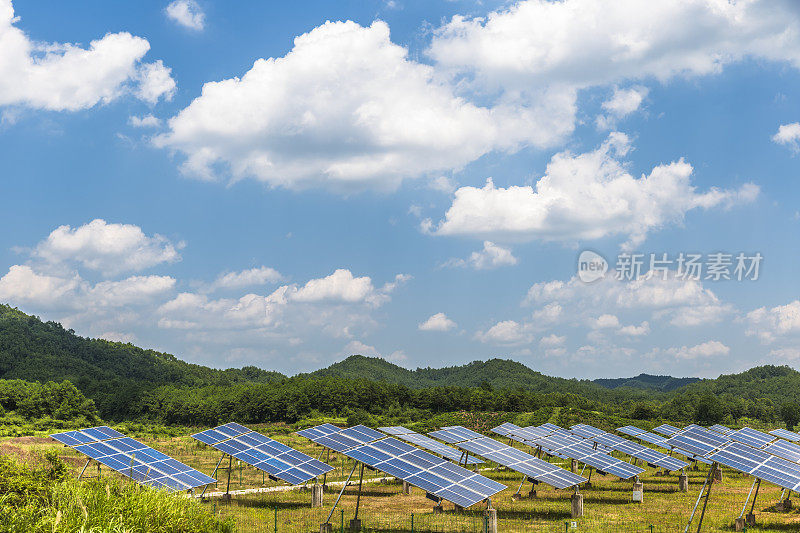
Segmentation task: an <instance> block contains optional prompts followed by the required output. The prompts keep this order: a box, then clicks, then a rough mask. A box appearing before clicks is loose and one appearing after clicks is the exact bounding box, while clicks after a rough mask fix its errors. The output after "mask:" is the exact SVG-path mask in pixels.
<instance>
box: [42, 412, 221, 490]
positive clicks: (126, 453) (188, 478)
mask: <svg viewBox="0 0 800 533" xmlns="http://www.w3.org/2000/svg"><path fill="white" fill-rule="evenodd" d="M51 437H52V438H54V439H55V440H57V441H59V442H61V443H64V444H66V445H67V446H70V447H71V448H73V449H74V450H75V451H77V452H80V453H82V454H84V455H86V456H87V457H89V458H90V459H94V460H96V461H97V462H99V463H100V464H102V465H105V466H107V467H109V468H111V469H112V470H115V471H117V472H119V473H120V474H122V475H125V476H128V477H130V478H131V479H133V480H135V481H137V482H138V483H141V484H142V485H149V486H152V487H156V488H167V489H171V490H188V489H193V488H197V487H202V486H204V485H208V484H211V483H216V481H217V480H216V479H214V478H213V477H210V476H207V475H205V474H203V473H202V472H199V471H197V470H195V469H194V468H192V467H190V466H187V465H185V464H183V463H181V462H180V461H176V460H175V459H173V458H171V457H170V456H168V455H166V454H163V453H161V452H159V451H158V450H154V449H153V448H150V447H149V446H146V445H145V444H142V443H141V442H138V441H136V440H134V439H132V438H130V437H126V436H124V435H123V434H122V433H120V432H119V431H116V430H114V429H111V428H110V427H108V426H99V427H95V428H87V429H81V430H78V431H66V432H63V433H55V434H53V435H51Z"/></svg>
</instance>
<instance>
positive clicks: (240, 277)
mask: <svg viewBox="0 0 800 533" xmlns="http://www.w3.org/2000/svg"><path fill="white" fill-rule="evenodd" d="M282 279H283V276H281V273H280V272H278V271H277V270H275V269H274V268H270V267H265V266H260V267H255V268H250V269H248V270H241V271H239V272H225V273H224V274H220V275H219V276H218V277H217V279H216V280H214V282H213V283H212V284H211V285H209V287H208V289H209V290H212V291H213V290H217V289H239V288H242V287H251V286H254V285H264V284H267V283H276V282H278V281H281V280H282Z"/></svg>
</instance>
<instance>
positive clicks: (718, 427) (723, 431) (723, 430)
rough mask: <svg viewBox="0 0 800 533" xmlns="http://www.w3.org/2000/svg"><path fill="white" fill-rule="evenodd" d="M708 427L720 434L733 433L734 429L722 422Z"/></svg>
mask: <svg viewBox="0 0 800 533" xmlns="http://www.w3.org/2000/svg"><path fill="white" fill-rule="evenodd" d="M708 429H710V430H711V431H714V432H716V433H719V434H720V435H729V434H731V433H733V430H732V429H731V428H729V427H727V426H723V425H722V424H714V425H713V426H709V427H708Z"/></svg>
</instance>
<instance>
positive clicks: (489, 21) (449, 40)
mask: <svg viewBox="0 0 800 533" xmlns="http://www.w3.org/2000/svg"><path fill="white" fill-rule="evenodd" d="M798 19H800V15H798V12H797V10H796V9H794V7H793V6H792V5H791V3H777V4H776V3H774V2H768V1H766V0H751V1H746V2H720V1H717V0H685V1H680V2H640V1H639V0H619V1H615V2H605V1H603V0H565V1H562V2H549V1H546V0H529V1H521V2H517V3H515V4H513V5H511V6H509V7H507V8H504V9H502V10H500V11H496V12H493V13H490V14H489V15H488V16H486V17H481V18H474V19H468V18H465V17H462V16H456V17H453V19H452V20H451V21H450V22H449V23H448V24H445V25H444V26H443V27H441V28H439V29H438V30H437V31H436V32H435V35H434V39H433V42H432V44H431V47H430V50H429V52H428V53H429V55H430V56H431V57H432V58H433V59H435V60H436V61H437V62H438V63H439V64H440V65H442V66H443V67H448V68H450V69H452V70H454V71H457V72H467V73H471V74H473V75H474V76H475V77H476V79H477V80H478V81H479V82H481V83H483V84H484V85H487V86H498V85H499V86H502V87H505V88H506V89H507V90H515V91H519V92H524V91H527V90H529V88H530V87H541V86H547V85H553V84H560V85H566V86H570V87H579V88H582V87H587V86H592V85H605V84H610V83H614V82H617V81H618V80H621V79H646V78H650V77H654V78H657V79H659V80H666V79H669V78H671V77H673V76H677V75H683V76H685V75H704V74H710V73H715V72H719V71H720V69H721V68H722V67H723V66H724V65H726V64H728V63H731V62H734V61H738V60H741V59H743V58H746V57H760V58H765V59H768V60H775V61H787V62H789V63H790V64H792V65H794V66H798V65H800V41H799V40H798V38H797V35H798V31H800V23H799V22H798Z"/></svg>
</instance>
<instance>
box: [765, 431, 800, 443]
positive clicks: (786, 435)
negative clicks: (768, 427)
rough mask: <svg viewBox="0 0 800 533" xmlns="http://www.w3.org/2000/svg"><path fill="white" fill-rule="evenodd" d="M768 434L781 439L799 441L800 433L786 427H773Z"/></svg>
mask: <svg viewBox="0 0 800 533" xmlns="http://www.w3.org/2000/svg"><path fill="white" fill-rule="evenodd" d="M770 434H771V435H775V436H776V437H780V438H782V439H786V440H790V441H792V442H800V433H795V432H794V431H789V430H788V429H782V428H778V429H773V430H772V431H770Z"/></svg>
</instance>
